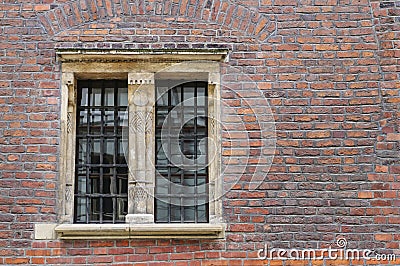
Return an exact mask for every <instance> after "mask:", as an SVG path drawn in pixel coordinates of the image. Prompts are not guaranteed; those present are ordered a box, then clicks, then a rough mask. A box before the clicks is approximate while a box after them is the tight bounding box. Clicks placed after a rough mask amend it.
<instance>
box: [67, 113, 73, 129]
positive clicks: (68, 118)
mask: <svg viewBox="0 0 400 266" xmlns="http://www.w3.org/2000/svg"><path fill="white" fill-rule="evenodd" d="M71 132H72V112H68V113H67V133H68V134H71Z"/></svg>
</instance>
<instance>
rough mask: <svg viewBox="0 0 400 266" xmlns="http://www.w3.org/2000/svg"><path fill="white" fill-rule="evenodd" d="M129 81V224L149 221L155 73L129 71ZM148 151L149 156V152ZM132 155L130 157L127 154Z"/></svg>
mask: <svg viewBox="0 0 400 266" xmlns="http://www.w3.org/2000/svg"><path fill="white" fill-rule="evenodd" d="M128 80H129V95H128V96H129V99H130V101H129V133H130V136H129V150H130V154H131V153H133V154H134V157H133V158H132V160H131V159H129V168H130V171H131V173H132V178H131V179H130V182H129V188H128V189H129V204H128V212H129V213H128V215H127V217H126V221H127V222H128V223H152V222H153V208H152V204H151V201H150V200H149V199H152V197H150V196H149V193H151V192H152V185H153V176H152V175H151V174H150V173H151V168H150V166H151V167H153V165H152V164H149V160H152V157H151V154H153V152H151V151H152V149H153V148H152V146H154V145H153V138H154V136H153V133H152V132H153V113H152V108H153V104H154V99H153V98H154V74H152V73H130V74H129V76H128ZM149 153H150V155H149ZM130 158H131V157H130Z"/></svg>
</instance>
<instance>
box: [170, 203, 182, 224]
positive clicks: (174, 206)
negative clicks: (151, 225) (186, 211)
mask: <svg viewBox="0 0 400 266" xmlns="http://www.w3.org/2000/svg"><path fill="white" fill-rule="evenodd" d="M180 205H181V199H180V198H171V221H172V222H180V221H181V206H180Z"/></svg>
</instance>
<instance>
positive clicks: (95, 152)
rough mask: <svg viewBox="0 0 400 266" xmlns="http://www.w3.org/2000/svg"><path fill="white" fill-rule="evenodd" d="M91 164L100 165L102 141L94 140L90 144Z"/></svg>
mask: <svg viewBox="0 0 400 266" xmlns="http://www.w3.org/2000/svg"><path fill="white" fill-rule="evenodd" d="M90 144H91V145H90V163H91V164H99V163H100V139H92V141H91V143H90Z"/></svg>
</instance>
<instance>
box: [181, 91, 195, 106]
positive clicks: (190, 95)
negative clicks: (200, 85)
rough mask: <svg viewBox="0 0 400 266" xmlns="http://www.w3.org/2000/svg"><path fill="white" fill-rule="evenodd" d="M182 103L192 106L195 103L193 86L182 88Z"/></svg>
mask: <svg viewBox="0 0 400 266" xmlns="http://www.w3.org/2000/svg"><path fill="white" fill-rule="evenodd" d="M183 100H184V102H183V105H184V106H194V103H195V100H196V99H195V95H194V87H193V86H190V87H186V86H185V87H184V89H183Z"/></svg>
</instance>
